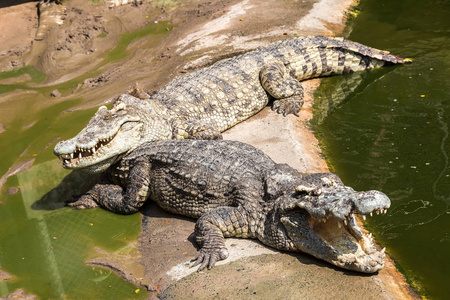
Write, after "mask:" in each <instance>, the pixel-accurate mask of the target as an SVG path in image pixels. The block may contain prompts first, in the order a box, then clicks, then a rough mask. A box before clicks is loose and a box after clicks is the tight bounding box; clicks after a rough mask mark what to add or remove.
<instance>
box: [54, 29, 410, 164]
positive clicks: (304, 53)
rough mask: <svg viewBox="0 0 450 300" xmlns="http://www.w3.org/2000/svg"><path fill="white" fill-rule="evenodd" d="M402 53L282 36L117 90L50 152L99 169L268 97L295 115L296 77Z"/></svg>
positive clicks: (393, 59)
mask: <svg viewBox="0 0 450 300" xmlns="http://www.w3.org/2000/svg"><path fill="white" fill-rule="evenodd" d="M409 61H411V60H410V59H405V58H401V57H399V56H396V55H393V54H389V53H388V52H386V51H381V50H377V49H374V48H370V47H368V46H364V45H362V44H359V43H356V42H352V41H349V40H345V39H343V38H330V37H321V36H317V37H303V38H291V39H286V40H283V41H280V42H277V43H274V44H271V45H269V46H266V47H262V48H259V49H256V50H254V51H250V52H247V53H244V54H241V55H239V56H236V57H233V58H229V59H225V60H221V61H219V62H217V63H215V64H213V65H211V66H209V67H207V68H203V69H199V70H197V71H193V72H191V73H189V74H186V75H185V76H181V77H179V78H176V79H174V80H173V81H172V82H170V83H169V84H167V85H166V86H164V87H163V88H162V89H160V90H159V91H158V92H156V93H155V94H153V95H151V96H148V95H146V93H132V94H133V95H136V96H139V98H138V97H135V96H132V95H130V94H122V95H120V96H119V97H118V98H117V99H116V100H115V102H114V104H113V106H112V108H111V109H108V108H107V107H106V106H101V107H100V108H99V109H98V111H97V112H96V113H95V115H94V116H93V117H92V118H91V120H90V121H89V123H88V124H87V125H86V127H85V128H83V129H82V130H81V132H80V133H78V134H77V135H76V136H75V137H73V138H71V139H68V140H64V141H60V142H59V143H58V144H57V145H56V146H55V148H54V153H55V154H56V155H57V156H59V157H60V158H61V159H62V161H63V166H64V167H65V168H68V169H82V170H84V171H86V172H96V171H97V169H101V170H105V169H107V168H108V166H110V165H111V164H112V163H114V162H115V159H116V158H117V157H118V156H119V155H120V154H122V153H126V152H127V151H130V150H132V149H134V148H136V147H137V146H139V145H140V144H143V143H145V142H149V141H158V140H168V139H220V138H221V132H223V131H225V130H227V129H228V128H230V127H232V126H234V125H236V124H238V123H239V122H242V121H243V120H245V119H247V118H249V117H251V116H253V115H255V114H256V113H257V112H259V111H260V110H261V109H263V108H264V107H265V106H266V105H267V104H268V103H269V100H272V99H273V104H272V109H273V110H276V111H277V113H280V114H283V115H285V116H286V115H288V114H293V115H298V113H299V111H300V109H301V107H302V105H303V87H302V84H301V83H300V81H302V80H305V79H308V78H313V77H319V76H331V75H335V74H345V73H350V72H354V71H359V70H366V69H372V68H378V67H381V66H383V65H392V64H400V63H405V62H409ZM142 95H143V96H142ZM141 98H144V99H141Z"/></svg>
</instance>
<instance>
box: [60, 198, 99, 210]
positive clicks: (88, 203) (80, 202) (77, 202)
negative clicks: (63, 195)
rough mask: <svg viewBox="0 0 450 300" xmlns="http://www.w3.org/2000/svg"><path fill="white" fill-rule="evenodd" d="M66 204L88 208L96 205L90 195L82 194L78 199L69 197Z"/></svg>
mask: <svg viewBox="0 0 450 300" xmlns="http://www.w3.org/2000/svg"><path fill="white" fill-rule="evenodd" d="M65 204H66V206H70V207H72V208H74V209H88V208H94V207H97V206H98V204H97V202H95V201H94V199H92V197H91V196H90V195H83V196H81V197H80V198H78V199H76V198H75V199H73V198H72V199H69V200H66V203H65Z"/></svg>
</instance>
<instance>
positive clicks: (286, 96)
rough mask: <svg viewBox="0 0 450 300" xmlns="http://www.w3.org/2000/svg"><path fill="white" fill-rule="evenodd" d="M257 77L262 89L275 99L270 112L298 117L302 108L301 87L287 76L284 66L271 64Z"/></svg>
mask: <svg viewBox="0 0 450 300" xmlns="http://www.w3.org/2000/svg"><path fill="white" fill-rule="evenodd" d="M259 77H260V80H261V85H262V86H263V88H264V89H265V90H266V91H267V92H268V93H269V94H270V95H271V96H272V97H274V98H275V99H277V100H275V101H274V102H273V104H272V110H276V111H277V113H279V114H283V115H284V116H287V115H288V114H293V115H296V116H297V117H298V113H299V112H300V109H301V108H302V106H303V87H302V85H301V84H300V82H298V80H297V79H295V78H294V77H292V76H291V75H290V74H289V71H288V69H287V68H286V67H285V65H284V64H282V63H273V64H270V65H267V66H264V67H263V68H262V69H261V71H260V73H259Z"/></svg>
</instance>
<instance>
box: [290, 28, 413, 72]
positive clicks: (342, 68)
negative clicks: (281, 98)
mask: <svg viewBox="0 0 450 300" xmlns="http://www.w3.org/2000/svg"><path fill="white" fill-rule="evenodd" d="M285 45H286V46H287V48H291V49H294V51H295V52H296V55H297V61H296V63H294V64H292V65H291V66H292V67H293V69H294V73H295V74H296V77H297V78H298V79H299V80H304V79H307V78H313V77H319V76H330V75H338V74H345V73H351V72H355V71H361V70H366V69H373V68H379V67H382V66H384V65H392V64H402V63H408V62H411V61H412V60H411V59H408V58H403V57H400V56H397V55H394V54H391V53H389V52H388V51H383V50H378V49H375V48H371V47H368V46H365V45H362V44H360V43H357V42H353V41H349V40H346V39H344V38H332V37H322V36H316V37H306V38H300V39H290V40H287V41H286V42H285Z"/></svg>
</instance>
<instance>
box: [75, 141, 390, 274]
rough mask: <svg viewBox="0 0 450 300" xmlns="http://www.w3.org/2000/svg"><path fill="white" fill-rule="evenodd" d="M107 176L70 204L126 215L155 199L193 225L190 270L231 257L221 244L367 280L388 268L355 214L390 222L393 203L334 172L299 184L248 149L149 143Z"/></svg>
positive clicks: (282, 167) (294, 174) (226, 144)
mask: <svg viewBox="0 0 450 300" xmlns="http://www.w3.org/2000/svg"><path fill="white" fill-rule="evenodd" d="M105 175H107V176H106V177H105V179H104V181H103V182H100V183H98V184H96V185H95V186H94V187H93V188H92V189H91V190H89V191H88V192H87V193H86V194H84V195H82V196H81V197H79V198H77V199H72V200H70V201H69V202H68V203H67V205H68V206H71V207H73V208H76V209H86V208H93V207H97V206H100V207H103V208H105V209H107V210H109V211H112V212H115V213H121V214H130V213H134V212H136V211H138V210H139V208H140V207H142V205H143V204H144V203H145V202H146V201H147V200H148V199H150V200H151V201H155V202H156V203H157V204H158V205H159V206H160V207H161V208H163V209H165V210H167V211H170V212H172V213H176V214H181V215H184V216H188V217H193V218H197V219H198V220H197V222H196V225H195V240H196V242H197V243H198V245H199V246H200V250H199V251H198V252H197V255H196V256H195V257H194V260H193V264H192V266H196V265H199V267H198V270H203V269H205V268H208V269H210V268H212V267H213V266H214V264H215V263H216V262H217V261H219V260H223V259H225V258H226V257H227V256H228V249H227V248H226V247H225V242H224V238H225V237H238V238H253V239H258V240H259V241H261V242H262V243H264V244H265V245H268V246H271V247H274V248H277V249H281V250H287V251H302V252H306V253H309V254H311V255H313V256H315V257H317V258H319V259H322V260H325V261H327V262H329V263H332V264H334V265H336V266H338V267H341V268H345V269H349V270H354V271H359V272H364V273H373V272H376V271H378V270H380V269H381V268H383V266H384V258H385V253H384V249H383V250H381V251H378V250H376V248H375V246H374V243H373V240H372V237H371V235H366V234H364V233H363V232H362V231H361V229H360V228H359V226H358V225H357V223H356V219H355V214H361V215H363V216H366V215H372V214H373V212H377V213H379V212H384V213H386V211H387V209H388V208H389V206H390V200H389V198H388V197H387V196H386V195H385V194H383V193H382V192H379V191H374V190H373V191H365V192H356V191H355V190H354V189H352V188H351V187H348V186H345V185H344V184H343V183H342V181H341V180H340V179H339V177H338V176H337V175H335V174H332V173H315V174H310V175H306V176H303V175H301V174H300V173H299V172H298V171H297V170H295V169H294V168H292V167H290V166H289V165H287V164H277V163H275V162H274V161H273V160H272V159H270V158H269V157H268V156H267V155H266V154H264V153H263V152H262V151H260V150H258V149H256V148H255V147H253V146H250V145H248V144H245V143H241V142H237V141H229V140H213V141H205V140H166V141H156V142H147V143H144V144H142V145H140V146H139V147H137V148H136V149H134V150H133V151H131V152H129V153H127V154H125V155H123V157H122V158H121V159H120V160H119V161H118V162H117V163H116V164H114V165H112V166H111V167H109V168H108V169H107V172H105Z"/></svg>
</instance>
